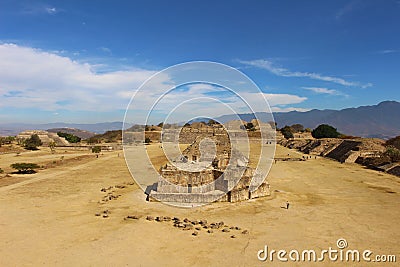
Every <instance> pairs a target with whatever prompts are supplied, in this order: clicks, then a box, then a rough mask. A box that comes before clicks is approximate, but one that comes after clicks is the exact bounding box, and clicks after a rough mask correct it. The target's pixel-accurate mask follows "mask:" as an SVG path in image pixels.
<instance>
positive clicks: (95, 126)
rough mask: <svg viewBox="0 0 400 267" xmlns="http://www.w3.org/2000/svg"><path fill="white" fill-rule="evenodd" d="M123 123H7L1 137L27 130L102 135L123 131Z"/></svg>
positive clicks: (2, 127)
mask: <svg viewBox="0 0 400 267" xmlns="http://www.w3.org/2000/svg"><path fill="white" fill-rule="evenodd" d="M122 125H123V122H120V121H116V122H101V123H92V124H89V123H86V124H82V123H63V122H55V123H46V124H28V123H5V124H0V136H9V135H17V134H18V133H20V132H22V131H25V130H47V129H54V128H75V129H80V130H84V131H89V132H93V133H96V134H102V133H105V132H106V131H112V130H121V129H122ZM125 126H127V127H130V126H132V124H128V125H127V124H126V125H125Z"/></svg>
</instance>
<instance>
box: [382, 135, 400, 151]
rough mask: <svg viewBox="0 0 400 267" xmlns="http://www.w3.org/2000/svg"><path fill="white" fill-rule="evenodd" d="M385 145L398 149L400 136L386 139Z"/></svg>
mask: <svg viewBox="0 0 400 267" xmlns="http://www.w3.org/2000/svg"><path fill="white" fill-rule="evenodd" d="M385 145H386V146H392V147H395V148H397V149H400V136H397V137H395V138H392V139H389V140H387V141H386V144H385Z"/></svg>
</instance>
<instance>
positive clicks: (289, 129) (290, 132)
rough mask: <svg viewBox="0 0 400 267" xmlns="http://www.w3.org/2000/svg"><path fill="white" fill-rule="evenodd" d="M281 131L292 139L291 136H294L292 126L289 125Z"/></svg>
mask: <svg viewBox="0 0 400 267" xmlns="http://www.w3.org/2000/svg"><path fill="white" fill-rule="evenodd" d="M281 133H282V135H283V136H284V137H285V138H286V139H290V138H293V137H294V136H293V130H292V128H291V127H290V126H287V125H286V126H285V127H283V128H282V129H281Z"/></svg>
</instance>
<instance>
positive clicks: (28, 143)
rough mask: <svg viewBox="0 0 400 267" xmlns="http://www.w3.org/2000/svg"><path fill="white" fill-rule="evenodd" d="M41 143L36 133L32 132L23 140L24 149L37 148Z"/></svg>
mask: <svg viewBox="0 0 400 267" xmlns="http://www.w3.org/2000/svg"><path fill="white" fill-rule="evenodd" d="M41 145H42V141H41V140H40V138H39V135H37V134H32V135H31V137H30V138H28V139H26V140H25V149H28V150H37V147H38V146H41Z"/></svg>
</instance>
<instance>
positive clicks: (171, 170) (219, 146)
mask: <svg viewBox="0 0 400 267" xmlns="http://www.w3.org/2000/svg"><path fill="white" fill-rule="evenodd" d="M222 129H223V128H222ZM222 129H218V130H217V131H216V130H215V129H210V131H209V132H208V131H204V130H203V131H201V133H202V134H201V136H197V138H196V139H195V140H194V142H193V143H192V144H191V145H190V146H189V147H187V148H186V149H185V150H184V151H183V152H182V155H181V156H179V157H178V158H176V159H175V160H173V162H172V164H166V165H165V166H162V168H161V169H160V174H161V176H162V177H161V178H160V181H159V182H158V183H155V184H154V185H153V186H151V187H150V188H148V190H146V191H147V192H148V194H149V199H150V200H152V199H156V200H159V201H163V202H177V203H208V202H213V201H229V202H236V201H242V200H247V199H251V198H257V197H261V196H268V195H270V190H269V184H268V182H267V181H266V180H265V181H264V177H262V175H261V174H258V173H257V172H256V170H255V169H253V168H250V167H249V166H248V161H249V160H248V158H247V157H245V156H244V155H243V154H242V153H241V152H240V151H239V150H237V149H236V148H234V147H232V145H231V140H230V139H229V136H228V134H227V132H226V131H224V130H222ZM207 132H208V133H209V134H208V135H206V134H205V133H207ZM196 133H197V131H196ZM216 133H217V134H216ZM186 136H188V135H187V134H186Z"/></svg>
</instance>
